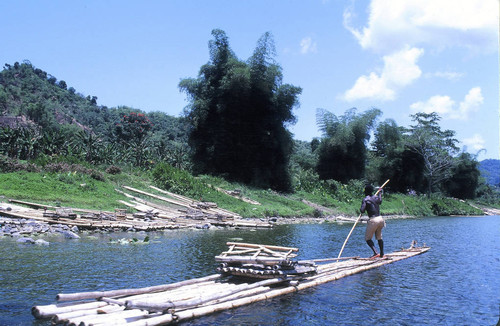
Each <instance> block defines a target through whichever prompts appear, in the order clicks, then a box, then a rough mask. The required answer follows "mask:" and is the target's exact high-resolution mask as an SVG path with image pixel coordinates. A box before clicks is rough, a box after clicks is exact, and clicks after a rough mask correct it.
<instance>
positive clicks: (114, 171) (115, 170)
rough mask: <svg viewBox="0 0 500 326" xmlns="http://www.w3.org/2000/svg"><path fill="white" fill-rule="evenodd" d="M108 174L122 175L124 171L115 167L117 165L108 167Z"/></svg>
mask: <svg viewBox="0 0 500 326" xmlns="http://www.w3.org/2000/svg"><path fill="white" fill-rule="evenodd" d="M106 173H109V174H113V175H115V174H120V173H122V169H120V168H119V167H117V166H115V165H111V166H110V167H108V168H107V169H106Z"/></svg>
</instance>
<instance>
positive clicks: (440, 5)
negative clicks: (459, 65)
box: [344, 0, 499, 53]
mask: <svg viewBox="0 0 500 326" xmlns="http://www.w3.org/2000/svg"><path fill="white" fill-rule="evenodd" d="M498 6H499V4H498V0H454V1H449V0H405V1H401V0H398V1H394V0H372V2H371V4H370V7H369V19H368V24H367V26H365V27H362V28H355V27H353V26H352V24H351V18H352V17H353V16H354V15H353V13H352V12H351V11H350V10H351V9H347V10H346V11H345V12H344V26H345V27H346V28H347V29H348V30H349V31H351V33H352V34H353V35H354V36H355V37H356V39H357V40H358V42H359V43H360V45H361V46H362V47H363V48H364V49H372V50H374V51H380V52H382V53H388V52H389V51H393V50H394V49H401V48H403V47H404V46H406V45H410V46H419V47H421V46H423V45H430V46H431V47H435V48H438V49H440V48H443V47H455V46H458V47H467V48H470V49H474V50H475V51H485V50H491V51H494V50H496V48H497V45H498V20H499V18H498V12H499V10H498Z"/></svg>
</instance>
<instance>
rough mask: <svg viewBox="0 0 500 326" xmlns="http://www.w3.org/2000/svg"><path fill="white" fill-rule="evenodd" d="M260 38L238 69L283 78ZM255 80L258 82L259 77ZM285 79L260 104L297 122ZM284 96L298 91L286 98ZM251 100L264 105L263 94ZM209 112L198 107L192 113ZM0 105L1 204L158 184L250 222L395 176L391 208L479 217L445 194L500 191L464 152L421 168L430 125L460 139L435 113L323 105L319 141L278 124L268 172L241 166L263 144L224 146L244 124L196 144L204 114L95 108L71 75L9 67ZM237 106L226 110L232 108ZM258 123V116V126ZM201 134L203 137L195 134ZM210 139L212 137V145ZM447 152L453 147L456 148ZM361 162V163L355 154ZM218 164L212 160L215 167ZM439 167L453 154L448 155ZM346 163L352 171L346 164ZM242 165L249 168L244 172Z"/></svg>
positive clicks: (103, 200)
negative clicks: (234, 193) (408, 114)
mask: <svg viewBox="0 0 500 326" xmlns="http://www.w3.org/2000/svg"><path fill="white" fill-rule="evenodd" d="M262 42H263V43H262V44H260V45H259V46H258V48H257V49H258V50H259V51H260V52H259V51H257V52H256V54H254V56H255V57H254V59H252V60H253V61H252V62H251V64H250V65H248V66H245V63H243V62H238V61H234V62H233V64H234V67H235V68H234V69H240V70H238V71H240V72H241V71H243V70H244V69H250V70H252V71H253V70H255V69H262V71H268V72H266V73H268V74H270V76H271V75H272V76H274V77H273V78H274V80H275V81H276V82H278V84H279V82H280V78H281V75H280V74H278V73H277V71H279V66H277V65H274V66H266V65H267V63H266V61H265V60H261V59H262V58H263V57H260V56H259V55H260V54H261V52H262V51H264V52H265V51H266V47H267V46H269V40H268V39H264V41H262ZM266 42H267V43H266ZM219 50H220V49H219ZM213 53H217V51H215V52H213ZM234 60H236V59H234ZM259 60H260V61H259ZM217 62H218V61H217ZM214 64H215V63H214ZM207 67H208V66H207ZM207 67H204V68H203V69H207ZM220 73H222V74H224V73H226V72H224V71H221V72H220ZM232 76H233V75H232ZM231 78H232V77H231ZM273 78H271V79H273ZM203 82H204V79H203V78H199V79H196V80H195V79H192V80H185V81H183V85H184V87H186V88H189V87H194V85H195V84H196V83H203ZM234 82H235V83H236V82H237V80H235V81H234ZM232 85H233V86H235V87H236V86H237V84H232ZM256 85H260V86H259V87H261V86H262V84H259V83H257V84H256ZM279 85H281V84H279ZM282 86H286V87H284V88H282V92H284V95H283V96H278V95H279V94H277V95H276V96H275V97H273V98H272V99H270V100H269V101H270V102H272V101H277V102H276V103H275V104H272V103H271V104H269V103H270V102H269V101H267V100H266V101H264V102H267V103H268V104H267V105H268V109H266V110H275V109H276V108H278V107H279V105H278V104H279V103H280V102H279V101H281V100H283V101H285V102H286V103H285V104H283V105H284V106H283V107H284V108H286V109H283V110H285V111H287V110H288V111H287V112H288V113H287V115H286V119H288V120H286V121H289V122H291V121H293V120H294V117H292V116H291V115H290V114H289V111H290V109H291V107H293V106H294V102H295V101H296V96H297V95H298V93H299V89H298V88H293V87H292V86H290V85H288V86H287V85H282ZM200 87H201V86H200ZM203 87H205V86H203ZM275 88H276V87H274V86H273V84H270V85H269V89H275ZM189 89H190V90H192V91H193V94H192V98H193V100H194V101H196V96H197V94H196V93H195V92H194V90H195V89H196V87H195V88H189ZM210 89H212V88H210ZM237 90H238V88H236V89H235V90H234V91H237ZM252 92H253V91H252ZM263 92H264V93H265V92H267V91H263ZM287 92H291V93H288V95H286V94H287ZM243 93H244V94H247V93H248V92H247V91H243ZM243 93H242V94H243ZM256 93H258V92H256ZM203 94H206V92H204V93H203ZM290 94H292V95H290ZM226 95H227V94H226ZM285 95H286V96H285ZM287 96H289V97H288V98H287ZM227 99H228V101H229V102H227V103H226V104H224V106H227V105H229V104H228V103H230V102H231V101H232V100H234V98H231V97H227ZM252 101H254V102H255V103H256V104H255V105H258V102H259V99H258V98H254V99H252ZM202 102H203V103H209V102H210V98H206V99H203V101H201V102H200V101H199V102H196V103H198V104H199V103H202ZM219 104H220V103H219ZM210 105H211V104H210ZM273 105H274V106H273ZM276 105H278V106H276ZM219 106H220V105H219ZM214 107H218V106H217V105H215V106H214ZM204 108H205V107H204V106H203V105H201V106H199V107H197V109H196V110H198V109H199V110H203V109H204ZM0 109H1V112H2V115H1V116H0V172H1V174H0V195H1V196H4V199H5V200H6V199H9V198H13V199H19V200H27V201H35V202H40V203H46V204H50V205H60V206H70V207H79V208H93V209H103V210H113V209H114V208H117V207H120V205H121V204H119V203H118V200H120V199H125V198H124V197H123V195H122V194H120V193H119V192H117V191H116V190H115V189H120V187H121V186H123V185H127V186H133V187H136V188H139V189H143V190H148V187H149V185H155V186H158V187H160V188H163V189H165V190H170V191H172V192H176V193H179V194H182V195H186V196H189V197H191V198H193V199H195V200H200V199H201V200H204V201H211V202H216V203H217V204H218V205H219V206H221V207H223V208H226V209H229V210H232V211H234V212H237V213H239V214H241V215H242V216H244V217H253V218H255V217H257V218H263V217H269V216H282V217H296V216H315V217H320V216H324V215H325V214H338V215H351V216H355V215H357V214H358V211H359V203H360V200H361V198H362V196H363V195H362V194H363V187H364V184H365V183H367V182H370V183H373V184H375V185H377V184H381V183H382V182H383V181H385V180H386V179H388V178H390V179H391V182H390V183H389V185H388V187H387V188H386V194H385V196H384V198H385V200H384V204H383V213H384V214H395V215H415V216H423V215H455V214H479V213H480V211H478V210H476V209H474V208H472V207H471V206H470V205H468V204H467V203H466V202H465V201H461V200H455V199H450V198H449V197H450V195H453V197H460V198H465V199H468V200H471V199H473V200H474V201H475V202H476V203H479V204H481V205H488V206H496V207H498V206H500V204H499V196H498V190H497V188H496V187H495V186H492V185H489V184H487V183H485V182H482V181H481V179H480V178H478V176H479V172H478V170H477V165H478V162H476V161H475V160H474V158H473V157H471V156H470V155H466V154H464V153H462V154H460V155H458V156H453V157H451V156H449V154H446V152H443V153H444V154H443V153H441V154H443V155H442V158H448V161H450V162H453V164H452V165H444V168H446V169H447V170H444V171H445V172H442V171H439V170H436V171H431V172H433V173H436V174H433V175H438V176H439V178H438V177H433V179H430V178H428V176H427V174H426V173H428V172H429V171H426V170H425V168H424V167H425V163H426V161H425V157H423V156H419V155H420V154H418V150H426V148H421V147H419V146H420V145H419V144H416V143H410V142H409V140H411V139H412V138H411V137H412V135H414V134H416V133H418V132H420V131H422V130H424V129H425V128H427V126H430V127H432V128H434V129H432V132H433V137H437V138H435V140H436V142H438V141H439V140H440V139H444V140H446V144H453V138H452V135H453V134H452V133H447V132H448V131H445V132H442V131H441V130H440V129H439V128H438V127H436V121H438V120H439V119H438V117H436V116H432V115H429V116H415V117H414V119H415V121H416V122H417V123H418V124H419V127H415V128H414V129H412V130H403V128H401V127H398V126H396V125H395V124H394V123H393V122H391V121H385V122H383V123H380V124H376V118H377V116H378V115H380V111H378V110H372V111H369V112H367V113H364V114H357V113H356V111H355V110H350V111H347V112H346V114H345V115H344V116H339V117H337V116H335V115H333V114H331V113H329V112H327V111H324V110H323V111H319V112H318V114H319V115H318V121H319V122H320V123H319V124H320V125H319V127H320V128H321V129H322V130H323V131H324V137H323V138H321V139H314V140H313V141H312V142H304V141H297V140H293V142H292V143H290V142H289V140H290V139H289V138H288V136H286V137H285V136H284V135H285V134H286V133H287V131H286V130H285V129H283V126H276V128H278V129H279V133H280V134H281V136H280V137H281V138H282V139H283V140H284V142H283V144H285V143H286V144H287V145H286V148H281V147H280V145H279V144H277V143H275V144H273V145H272V146H271V147H268V148H267V150H270V151H271V152H279V155H278V156H277V157H279V164H277V165H275V166H274V168H273V170H272V171H273V172H272V173H271V172H270V171H267V170H266V165H265V164H264V165H262V162H268V163H273V162H274V163H276V162H275V161H276V160H273V159H270V158H266V160H263V159H259V160H256V161H255V162H254V163H256V164H257V163H258V164H260V165H259V166H257V165H256V166H245V165H244V164H254V163H251V162H249V160H245V159H244V157H250V156H251V154H252V153H256V152H258V151H259V148H260V147H259V145H255V144H254V145H252V146H253V147H251V148H252V150H251V151H248V149H246V151H245V154H244V156H241V157H239V158H238V159H232V158H231V157H230V155H234V156H238V155H239V153H238V151H236V147H235V146H232V145H231V144H224V141H225V139H231V137H232V136H230V135H229V134H227V133H235V132H237V131H238V128H233V129H226V130H224V134H221V135H218V137H213V138H210V137H209V135H211V134H214V133H217V132H219V131H220V130H219V129H220V128H219V129H211V130H209V131H208V134H198V136H197V137H198V138H197V139H196V141H193V138H192V135H193V123H194V121H199V119H202V118H204V115H203V114H202V111H196V112H195V111H191V115H189V112H188V114H187V115H186V116H187V118H184V117H182V118H176V117H172V116H169V115H166V114H164V113H161V112H149V113H146V112H143V111H141V110H137V109H134V108H130V107H126V106H123V107H117V108H107V107H105V106H100V105H98V104H97V97H96V96H91V95H87V96H84V95H83V94H80V93H78V92H77V91H76V90H75V89H74V88H72V87H70V86H68V84H67V83H66V82H65V81H63V80H57V78H55V77H54V76H51V75H50V74H48V73H46V72H44V71H43V70H41V69H39V68H36V67H34V66H33V65H32V64H31V63H30V62H28V61H25V62H23V63H21V64H20V63H15V64H14V65H9V64H6V65H5V68H4V70H3V71H1V72H0ZM248 109H251V108H248ZM191 110H195V106H191ZM234 113H235V112H234V111H231V114H234ZM282 113H283V112H282ZM221 114H222V113H221ZM213 117H217V115H214V116H213ZM213 117H212V118H213ZM194 118H196V119H198V120H196V119H194ZM226 119H228V118H227V117H226ZM233 120H234V119H233ZM266 120H269V121H271V120H273V117H272V116H268V117H267V118H266ZM284 121H285V120H284ZM223 125H224V124H219V126H223ZM278 125H279V124H278ZM375 126H376V127H377V128H376V130H375V135H376V139H375V140H374V142H373V143H371V144H369V143H368V139H369V137H367V135H368V133H369V132H370V130H372V127H373V128H374V127H375ZM233 127H234V126H233ZM257 127H258V123H257V122H255V123H254V127H252V128H257ZM424 127H425V128H424ZM252 128H251V129H252ZM251 129H249V130H251ZM278 129H277V130H278ZM429 130H430V129H429ZM427 131H428V130H427ZM199 132H201V131H199ZM204 132H207V130H205V131H204ZM247 132H248V130H247ZM272 133H273V131H272V129H268V130H267V131H264V132H263V133H261V136H262V137H263V140H264V142H263V144H266V142H269V138H268V136H269V135H270V134H272ZM200 135H205V136H203V137H201V138H200ZM207 135H208V136H207ZM249 135H251V134H249ZM266 137H267V138H266ZM440 137H441V138H440ZM210 140H217V141H216V143H211V142H210ZM285 140H286V141H285ZM273 141H275V140H273ZM200 144H201V145H202V146H205V147H206V148H205V149H203V148H201V147H199V148H198V149H197V151H193V146H200ZM256 144H258V143H256ZM264 146H267V145H264ZM412 146H413V147H412ZM442 146H445V144H444V143H443V145H442ZM446 146H448V145H446ZM246 147H247V148H250V147H248V146H246ZM242 148H245V146H243V147H242ZM215 149H217V150H215ZM448 149H449V150H450V151H451V150H453V146H450V147H449V148H448ZM205 150H210V151H212V152H210V157H211V158H215V157H219V156H220V157H219V158H218V159H217V160H210V161H206V162H204V163H203V164H200V162H199V161H197V160H202V159H204V156H203V155H200V153H203V151H205ZM214 150H215V152H214ZM224 150H229V151H228V152H225V151H224ZM193 153H194V154H196V155H193ZM358 154H359V155H361V156H359V155H358ZM359 157H362V158H364V159H363V160H359V159H358V158H359ZM229 158H231V160H229ZM383 158H384V159H383ZM450 158H451V160H450ZM205 159H206V158H205ZM215 162H217V163H216V164H217V165H215V166H210V164H213V163H215ZM227 162H233V163H234V162H241V164H240V165H236V164H233V163H231V164H229V163H227ZM332 162H336V164H337V165H335V167H336V168H335V169H334V171H330V170H328V167H329V166H330V168H331V166H332V165H331V164H332ZM366 162H369V164H366ZM444 162H447V161H446V160H444V161H441V163H444ZM432 163H436V162H432ZM438 163H439V162H438ZM224 164H227V165H226V166H225V165H224ZM266 164H267V163H266ZM346 166H349V167H350V169H347V168H344V167H346ZM227 167H230V170H227V169H226V168H227ZM245 169H248V170H250V171H252V172H251V173H245V172H244V171H245ZM283 169H285V170H286V171H284V174H283V175H282V176H283V177H285V178H286V180H285V179H283V178H282V177H280V178H278V179H277V178H275V177H273V175H277V174H279V171H281V170H283ZM240 170H241V171H240ZM242 171H243V172H242ZM233 172H236V174H233ZM332 172H335V173H332ZM437 172H439V173H437ZM257 180H258V181H257ZM266 180H267V181H266ZM273 180H274V181H277V183H274V181H273ZM278 181H279V182H278ZM266 184H267V185H269V187H266V186H265V185H266ZM273 185H277V187H274V186H273ZM216 188H222V189H224V190H236V189H237V190H239V191H240V193H241V195H242V196H243V197H247V198H249V199H251V200H254V201H256V202H259V203H260V205H254V204H250V203H247V202H244V201H242V200H240V199H237V198H234V197H231V196H228V195H227V194H224V193H223V192H221V191H219V190H217V189H216ZM306 202H309V203H313V205H311V204H307V203H306ZM321 206H323V207H326V209H323V208H321ZM122 208H124V207H122Z"/></svg>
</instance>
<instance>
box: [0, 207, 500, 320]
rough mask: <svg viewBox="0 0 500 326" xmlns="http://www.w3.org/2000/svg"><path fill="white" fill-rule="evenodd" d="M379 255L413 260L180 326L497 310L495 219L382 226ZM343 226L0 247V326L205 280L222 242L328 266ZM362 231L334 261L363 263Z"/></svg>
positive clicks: (457, 316) (1, 241) (480, 315)
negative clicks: (41, 312) (84, 296)
mask: <svg viewBox="0 0 500 326" xmlns="http://www.w3.org/2000/svg"><path fill="white" fill-rule="evenodd" d="M387 224H388V225H387V229H385V230H384V239H385V243H386V248H387V249H386V251H388V252H390V251H393V250H397V249H400V248H401V247H408V245H409V244H410V242H411V240H413V239H415V240H417V241H418V242H419V244H422V243H423V242H425V243H426V244H427V245H429V246H431V247H432V249H431V250H430V251H429V252H427V253H425V254H423V255H420V256H417V257H414V258H411V259H407V260H403V261H401V262H397V263H394V264H390V265H386V266H383V267H380V268H378V269H375V270H370V271H366V272H363V273H361V274H356V275H353V276H349V277H346V278H343V279H340V280H337V281H335V282H331V283H327V284H324V285H321V286H318V287H316V288H313V289H307V290H305V291H303V292H300V293H295V294H290V295H286V296H283V297H279V298H275V299H272V300H268V301H265V302H260V303H256V304H252V305H250V306H246V307H241V308H238V309H235V310H231V311H226V312H221V313H217V314H214V315H211V316H207V317H203V318H199V319H196V320H192V321H189V322H187V323H185V325H207V324H211V325H242V324H244V325H271V324H272V325H318V324H321V325H327V324H336V325H374V324H378V325H434V324H438V325H495V324H496V323H497V321H498V316H499V310H500V282H498V275H500V273H499V272H500V242H499V241H498V238H499V237H498V236H499V231H500V217H498V216H495V217H479V218H473V217H448V218H444V217H443V218H441V217H439V218H422V219H408V220H389V221H388V223H387ZM351 227H352V224H345V225H337V224H333V223H325V224H303V225H283V226H278V227H276V228H274V229H271V230H266V229H264V230H244V229H239V230H205V231H193V230H189V231H186V230H185V231H169V232H164V233H152V234H149V236H150V238H151V240H152V241H151V243H150V244H147V245H120V244H116V243H110V241H109V240H110V238H112V239H118V238H123V237H127V238H133V237H137V238H141V237H144V236H145V234H142V235H141V234H127V233H113V234H106V235H102V234H98V235H96V234H89V235H84V236H82V238H81V239H79V240H67V239H61V238H57V237H52V238H45V239H46V240H48V241H49V242H51V244H50V246H49V247H38V246H34V245H25V244H17V243H16V242H15V241H14V240H12V239H10V238H0V257H1V258H0V259H1V260H0V325H49V324H50V323H49V322H47V321H43V322H40V321H35V320H34V319H33V318H32V316H31V315H30V308H31V306H32V305H35V304H50V303H53V302H54V298H55V296H56V294H57V293H63V292H64V293H71V292H79V291H94V290H108V289H117V288H132V287H145V286H151V285H157V284H164V283H170V282H175V281H181V280H184V279H188V278H193V277H200V276H205V275H208V274H213V273H214V270H215V267H216V263H215V262H214V259H213V257H214V256H215V255H217V254H219V253H220V252H222V251H224V250H225V249H226V248H227V247H226V244H225V243H226V242H227V241H239V242H253V243H263V244H271V245H280V246H288V247H298V248H300V251H299V257H298V259H312V258H325V257H336V256H337V255H338V252H339V250H340V248H341V246H342V243H343V241H344V240H345V237H346V236H347V234H348V233H349V231H350V229H351ZM363 235H364V225H360V226H358V227H357V228H356V229H355V230H354V232H353V234H352V236H351V238H350V240H349V242H348V245H347V246H346V248H345V250H344V253H343V256H358V255H360V256H369V255H370V249H369V248H368V246H366V244H365V242H364V237H363Z"/></svg>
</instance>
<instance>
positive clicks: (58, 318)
mask: <svg viewBox="0 0 500 326" xmlns="http://www.w3.org/2000/svg"><path fill="white" fill-rule="evenodd" d="M121 310H125V307H120V306H117V305H107V306H104V307H101V308H98V309H85V310H77V311H71V312H63V313H59V314H56V315H54V317H52V324H60V323H64V322H66V321H68V320H69V319H75V318H77V317H82V316H90V315H97V314H108V313H112V312H116V311H121Z"/></svg>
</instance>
